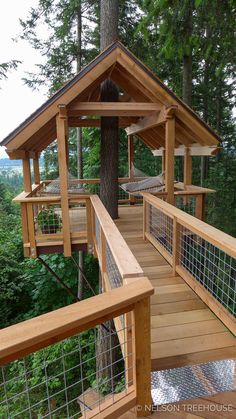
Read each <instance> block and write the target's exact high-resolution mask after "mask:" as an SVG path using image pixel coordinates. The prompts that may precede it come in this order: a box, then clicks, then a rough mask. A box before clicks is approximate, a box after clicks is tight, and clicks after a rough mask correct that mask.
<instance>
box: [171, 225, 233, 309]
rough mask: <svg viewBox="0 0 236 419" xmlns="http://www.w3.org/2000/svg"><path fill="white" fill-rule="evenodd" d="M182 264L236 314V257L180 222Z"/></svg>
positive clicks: (180, 260)
mask: <svg viewBox="0 0 236 419" xmlns="http://www.w3.org/2000/svg"><path fill="white" fill-rule="evenodd" d="M179 228H180V249H179V264H180V265H181V266H182V267H183V268H184V269H185V270H186V271H187V272H189V273H190V274H191V275H192V276H193V277H194V278H195V279H196V280H197V281H198V282H199V283H200V284H201V285H203V286H204V288H206V289H207V291H209V292H210V293H211V294H212V295H213V296H214V297H215V298H216V299H217V300H218V301H219V302H220V303H221V304H222V305H223V306H224V307H225V308H226V309H227V310H228V311H229V312H230V313H232V314H233V315H234V316H236V259H234V258H232V257H231V256H229V255H228V254H227V253H225V252H224V251H222V250H220V249H219V248H217V247H216V246H214V245H213V244H211V243H209V242H208V241H206V240H204V239H203V238H201V237H200V236H198V235H197V234H194V233H193V232H192V231H191V230H189V229H187V228H185V227H183V226H182V225H179Z"/></svg>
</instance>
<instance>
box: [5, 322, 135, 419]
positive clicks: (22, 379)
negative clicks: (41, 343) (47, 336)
mask: <svg viewBox="0 0 236 419" xmlns="http://www.w3.org/2000/svg"><path fill="white" fill-rule="evenodd" d="M112 324H113V323H112V322H110V321H109V322H107V323H106V327H105V326H104V327H103V325H99V326H97V327H96V328H93V329H90V330H87V331H86V332H82V333H80V334H79V335H76V336H72V337H70V338H67V339H65V340H63V341H61V342H60V343H57V344H54V345H51V346H49V347H47V348H45V349H42V350H40V351H38V352H34V353H32V354H30V355H28V356H26V357H24V358H22V359H19V360H16V361H14V362H11V363H9V364H7V365H5V366H2V367H1V370H0V417H1V418H2V419H5V418H11V419H13V418H24V419H27V418H30V419H33V418H40V419H42V418H50V419H52V418H53V419H54V418H55V419H56V418H57V419H65V418H70V419H71V418H75V417H76V418H78V417H83V418H86V417H87V415H88V413H89V412H90V411H91V410H92V409H94V408H96V409H98V411H100V410H101V409H102V403H103V402H104V401H105V400H107V402H108V403H110V404H113V403H114V398H115V396H116V394H118V393H120V392H124V394H126V393H127V391H128V387H129V386H130V383H129V382H128V378H127V377H128V375H129V374H128V369H129V368H130V369H131V368H132V366H131V363H130V362H128V361H129V358H130V357H132V349H131V350H130V349H128V348H130V345H129V344H128V343H129V342H128V341H127V336H128V334H127V333H126V330H125V327H123V328H122V329H120V330H119V331H117V332H118V333H119V334H123V337H124V340H123V342H124V343H123V345H122V350H121V346H120V344H119V340H118V338H117V333H116V331H114V330H113V328H112V327H111V326H112ZM126 348H127V350H126ZM128 350H129V351H130V352H129V353H128ZM128 365H129V366H128Z"/></svg>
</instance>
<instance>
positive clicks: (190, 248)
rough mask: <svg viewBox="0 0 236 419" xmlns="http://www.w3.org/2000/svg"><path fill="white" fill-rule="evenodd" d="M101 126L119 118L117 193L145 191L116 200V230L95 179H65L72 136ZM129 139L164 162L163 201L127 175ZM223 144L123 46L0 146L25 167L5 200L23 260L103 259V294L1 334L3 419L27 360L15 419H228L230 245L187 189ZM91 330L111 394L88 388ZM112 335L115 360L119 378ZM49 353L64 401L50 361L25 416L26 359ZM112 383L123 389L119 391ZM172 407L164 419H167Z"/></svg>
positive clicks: (232, 365)
mask: <svg viewBox="0 0 236 419" xmlns="http://www.w3.org/2000/svg"><path fill="white" fill-rule="evenodd" d="M106 79H110V80H112V81H113V82H114V83H115V84H116V85H117V86H118V87H119V91H120V95H119V101H118V102H101V101H100V85H101V83H102V82H103V81H104V80H106ZM103 116H117V117H119V127H120V128H124V129H125V130H126V133H127V147H128V166H129V175H128V177H127V178H120V179H118V182H119V183H120V184H124V183H128V184H129V183H130V184H132V182H138V184H140V185H142V188H141V190H139V193H138V194H132V193H129V192H126V191H124V190H123V189H121V188H119V204H120V205H119V218H118V219H117V220H115V221H113V220H112V219H111V217H110V216H109V214H108V212H107V211H106V209H105V207H104V205H103V204H102V202H101V200H100V198H99V192H100V179H75V178H72V177H70V176H69V172H70V168H69V167H68V161H69V159H68V128H70V127H100V118H101V117H103ZM135 137H137V138H139V139H140V140H141V141H143V142H144V144H145V145H146V146H148V147H149V148H150V149H151V150H152V151H153V154H154V155H155V156H156V158H161V159H162V171H163V173H164V175H163V184H162V187H160V188H159V190H158V191H156V189H155V188H154V189H155V191H154V190H153V188H152V187H150V183H148V182H147V183H146V186H145V182H143V183H142V181H143V180H145V179H144V178H137V177H135V173H134V156H135V150H134V138H135ZM53 141H57V146H58V164H59V179H58V180H56V181H55V180H54V181H52V180H43V181H41V180H40V170H39V156H40V153H41V152H43V150H45V149H46V148H47V146H48V145H49V144H51V143H52V142H53ZM219 144H220V138H219V137H218V136H217V134H216V133H215V132H214V131H213V130H212V129H211V128H210V127H209V126H208V125H207V124H206V123H205V122H204V121H203V120H202V119H200V117H199V116H198V115H197V114H195V113H194V112H193V111H192V109H190V108H189V107H188V106H187V105H186V104H185V103H184V102H183V101H181V100H180V99H179V98H178V97H177V96H176V95H175V94H174V93H173V92H172V91H171V90H170V89H168V87H167V86H165V85H164V84H163V83H162V82H161V81H160V80H159V79H158V78H157V77H156V76H155V75H154V74H153V73H152V72H151V71H150V70H149V69H148V68H146V67H145V66H144V65H143V64H142V63H141V62H140V61H139V60H138V59H137V58H136V57H135V56H134V55H132V54H131V53H130V52H129V51H128V50H127V49H126V48H125V47H124V46H123V45H122V44H120V43H119V42H115V43H113V44H112V45H111V46H110V47H108V48H107V49H106V50H105V51H104V52H103V53H101V54H100V55H99V56H98V57H97V58H96V59H95V60H94V61H92V62H91V63H90V64H89V65H88V66H86V67H85V68H84V69H82V70H81V71H80V73H79V74H78V75H77V76H76V77H74V78H73V79H72V80H71V81H70V82H68V83H67V84H66V85H65V86H64V87H63V88H62V89H60V90H59V91H58V92H57V93H56V94H55V95H54V96H52V97H51V98H50V99H49V100H48V101H47V102H46V103H45V104H44V105H42V106H41V108H39V109H38V110H37V111H35V112H34V113H33V114H32V115H31V116H30V117H29V118H28V119H27V120H25V121H24V122H23V123H22V124H21V125H20V126H19V127H18V128H17V129H16V130H15V131H13V132H12V133H11V134H9V136H8V137H7V138H6V139H5V140H3V142H2V143H1V145H5V146H6V151H7V153H8V155H9V157H10V158H11V159H22V161H23V176H24V192H22V193H21V194H20V195H18V196H17V197H16V198H15V199H14V201H15V202H17V203H19V204H20V206H21V214H22V235H23V243H24V254H25V256H26V257H32V258H37V257H39V256H40V255H43V254H48V253H59V252H61V253H64V255H65V256H66V257H71V256H72V253H73V252H74V251H78V250H82V251H85V252H89V253H92V254H93V255H94V256H95V257H96V258H98V262H99V267H100V272H101V277H102V291H103V292H102V293H101V294H99V295H96V296H94V297H91V298H90V299H87V300H85V301H81V302H77V303H75V304H72V305H70V306H67V307H64V308H62V309H59V310H56V311H52V312H50V313H47V314H45V315H42V316H39V317H36V318H33V319H31V320H27V321H25V322H22V323H19V324H17V325H14V326H10V327H8V328H5V329H3V330H2V331H1V332H0V360H1V364H2V383H0V385H1V389H2V390H1V391H2V392H3V402H2V405H1V402H0V409H1V406H2V409H5V410H4V412H6V417H14V415H12V416H11V409H12V404H14V403H13V402H12V399H14V397H16V396H17V394H16V395H15V396H14V395H12V393H11V391H10V390H9V386H10V384H9V380H7V377H6V376H7V375H9V370H11V367H9V366H11V365H12V363H14V362H16V361H17V360H21V362H23V372H22V377H23V378H22V377H20V378H19V379H21V380H23V382H24V385H23V387H24V389H23V390H22V389H21V393H20V394H22V393H23V396H24V397H25V398H24V401H23V402H22V411H21V412H18V413H17V414H18V417H35V416H34V415H35V414H36V413H37V412H38V410H37V409H38V405H39V403H41V408H42V411H43V412H44V415H43V416H40V417H49V418H51V417H58V418H59V417H68V418H72V417H84V418H92V417H95V418H100V417H103V418H115V417H123V418H124V419H125V418H132V417H135V416H136V415H137V416H139V417H141V416H149V415H150V414H151V411H154V412H155V413H154V414H153V416H152V417H163V418H165V417H166V418H167V417H168V418H169V417H170V418H171V417H177V416H178V417H182V418H183V417H194V418H197V417H232V418H233V417H235V414H236V402H235V390H236V384H235V383H236V380H235V378H236V339H235V333H236V321H235V316H236V239H235V238H233V237H231V236H229V235H227V234H225V233H223V232H222V231H219V230H217V229H216V228H214V227H212V226H210V225H209V224H207V223H205V222H204V208H205V197H206V195H207V194H208V193H214V191H213V190H211V189H207V188H202V187H198V186H194V185H192V158H194V156H210V155H215V154H216V153H217V151H218V148H219ZM175 156H182V157H183V166H184V170H183V172H184V175H183V179H182V181H181V182H180V181H178V182H176V181H175V177H174V159H175ZM31 159H32V161H33V179H34V182H32V176H31V163H30V161H31ZM157 175H158V174H157ZM153 179H154V178H153ZM146 180H147V181H148V179H146ZM140 181H141V183H140ZM154 182H155V179H154ZM110 320H113V321H114V328H113V327H112V326H111V324H112V323H111V322H109V321H110ZM107 324H109V325H110V326H107ZM99 325H100V328H101V329H103V331H104V339H105V341H106V342H107V349H106V352H109V356H110V358H109V361H108V367H107V368H106V369H105V371H102V374H103V379H105V380H107V388H108V390H107V392H106V394H104V392H102V391H101V386H100V384H99V379H98V378H97V377H98V376H99V374H98V373H100V374H101V368H100V370H99V365H98V364H97V363H96V365H95V366H94V372H93V374H94V377H95V381H96V380H97V381H96V385H95V387H93V388H90V386H89V385H88V377H87V376H86V374H85V372H84V371H85V370H84V368H83V367H84V363H85V362H86V361H84V358H83V354H84V352H83V351H84V350H85V348H84V347H83V346H81V341H80V335H82V334H83V333H84V332H85V331H88V330H92V331H93V340H92V343H91V344H92V345H94V348H95V349H96V344H97V340H98V333H97V330H98V326H99ZM114 336H118V341H119V347H120V350H121V361H120V362H121V364H122V367H121V368H120V370H119V377H118V378H117V376H116V372H115V367H114V365H115V363H117V362H118V361H117V360H116V361H114V351H115V345H116V344H115V343H114V342H115V340H114ZM74 337H76V338H78V339H77V340H74V341H73V338H74ZM68 339H72V342H74V347H73V351H71V352H70V357H71V356H72V355H71V354H74V358H75V359H77V361H76V362H77V364H76V365H75V366H74V367H73V368H77V370H78V369H79V371H80V372H79V374H78V373H77V375H75V376H73V377H72V376H71V369H72V368H71V367H70V368H69V367H68V365H67V355H66V354H65V350H64V349H63V348H65V345H66V344H67V341H68ZM57 342H60V343H61V351H62V352H61V355H60V356H59V358H58V359H59V360H63V369H62V372H61V375H60V382H61V386H62V387H61V388H62V390H61V393H60V397H61V398H60V399H59V398H57V393H55V392H54V393H53V392H52V393H50V373H49V371H48V368H49V367H48V363H49V361H48V360H47V361H45V360H44V361H42V363H43V362H44V364H45V362H46V367H45V374H44V382H45V386H46V390H45V391H46V395H45V399H43V400H40V401H38V402H37V403H36V404H32V401H31V395H32V392H33V390H35V387H36V388H37V385H38V386H39V385H40V384H34V386H33V387H32V383H31V381H30V371H29V369H28V367H27V362H26V361H25V360H26V359H27V357H29V356H30V355H31V354H33V353H35V352H37V351H42V350H43V348H47V347H48V346H50V345H53V344H54V345H55V344H56V343H57ZM22 359H23V361H22ZM78 359H79V360H80V361H78ZM96 360H97V358H96ZM58 362H59V361H58ZM108 369H109V374H108V373H107V370H108ZM104 377H105V378H104ZM107 377H109V378H107ZM121 379H122V380H121ZM117 380H118V381H119V380H120V381H119V382H121V381H122V385H120V388H119V391H117V389H116V385H115V384H116V383H117ZM32 388H33V390H32ZM62 393H63V396H62ZM72 394H73V396H71V395H72ZM55 400H56V402H55ZM183 400H185V401H186V400H188V401H190V400H194V403H195V404H196V405H197V404H199V403H202V404H206V402H207V401H211V403H212V405H215V406H222V405H223V404H224V403H228V405H230V406H231V409H229V410H228V411H227V413H225V416H224V415H223V413H222V411H221V412H220V413H219V411H218V412H217V408H216V409H215V410H214V411H213V412H211V413H210V415H209V416H208V414H209V412H208V413H206V411H204V409H203V410H202V411H200V410H199V411H198V413H195V414H194V415H192V416H191V415H190V414H189V413H186V411H184V410H181V411H180V412H177V411H176V410H175V409H174V406H176V403H180V404H181V403H183ZM167 403H168V404H170V405H171V406H172V407H173V409H172V411H171V412H172V413H171V412H170V411H169V412H168V413H165V412H166V411H165V409H164V407H165V405H166V404H167ZM156 407H163V409H162V410H161V409H157V410H156ZM0 411H1V410H0ZM56 415H58V416H56ZM60 415H61V416H60ZM63 415H64V416H63ZM188 415H189V416H188Z"/></svg>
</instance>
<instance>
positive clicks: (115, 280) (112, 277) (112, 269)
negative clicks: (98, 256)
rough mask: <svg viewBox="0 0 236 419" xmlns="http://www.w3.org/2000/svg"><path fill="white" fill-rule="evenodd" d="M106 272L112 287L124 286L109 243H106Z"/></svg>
mask: <svg viewBox="0 0 236 419" xmlns="http://www.w3.org/2000/svg"><path fill="white" fill-rule="evenodd" d="M106 272H107V276H108V279H109V282H110V286H111V288H118V287H122V286H123V280H122V277H121V274H120V272H119V269H118V267H117V264H116V262H115V259H114V257H113V255H112V252H111V249H110V247H109V245H108V243H106Z"/></svg>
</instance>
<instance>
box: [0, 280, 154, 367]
mask: <svg viewBox="0 0 236 419" xmlns="http://www.w3.org/2000/svg"><path fill="white" fill-rule="evenodd" d="M153 292H154V290H153V287H152V285H151V283H150V282H149V280H148V279H147V278H144V277H143V278H140V279H139V286H138V287H137V284H135V283H133V282H132V283H131V284H129V285H126V286H125V287H121V288H116V289H113V290H111V291H107V292H106V293H103V294H100V295H96V296H95V297H91V298H89V300H88V299H87V300H84V301H81V302H79V303H75V304H71V305H69V306H67V307H63V308H60V309H58V310H54V311H52V312H50V313H47V314H43V315H41V316H38V317H34V318H33V319H30V320H26V321H24V322H21V323H18V324H16V325H13V326H10V327H6V328H5V329H2V330H1V331H0V364H5V363H8V362H11V361H13V360H15V359H19V358H21V357H22V356H25V355H27V354H29V353H32V352H35V351H37V350H39V349H42V348H44V347H46V346H48V345H51V344H53V343H56V342H58V341H60V340H63V339H65V338H67V337H69V336H72V335H74V334H78V333H80V332H82V331H84V330H87V329H89V328H92V327H95V326H97V325H98V324H101V323H103V322H104V321H106V320H109V319H112V318H115V317H117V316H119V315H120V314H123V313H125V312H128V311H131V310H132V309H133V307H134V304H135V303H137V302H138V301H140V300H142V299H144V298H146V297H149V296H150V295H152V294H153Z"/></svg>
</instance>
